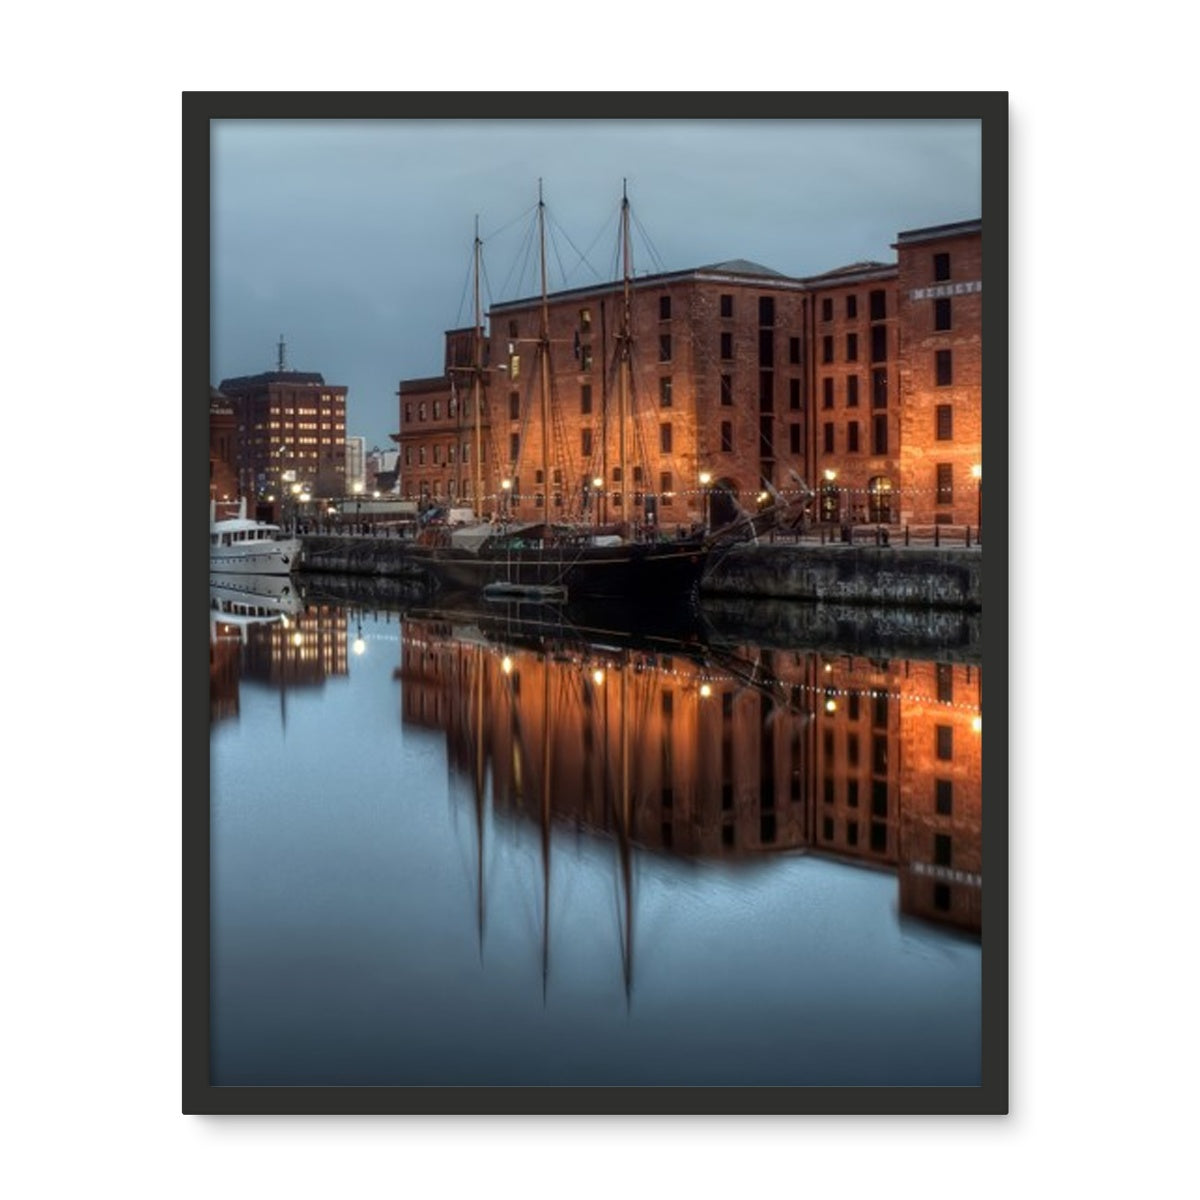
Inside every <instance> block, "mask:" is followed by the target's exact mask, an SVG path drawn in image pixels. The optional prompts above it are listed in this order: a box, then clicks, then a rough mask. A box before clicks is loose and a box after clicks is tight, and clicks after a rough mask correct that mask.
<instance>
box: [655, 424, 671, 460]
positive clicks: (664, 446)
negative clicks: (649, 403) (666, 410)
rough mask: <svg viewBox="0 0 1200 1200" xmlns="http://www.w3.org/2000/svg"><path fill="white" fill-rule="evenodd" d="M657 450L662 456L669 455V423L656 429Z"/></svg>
mask: <svg viewBox="0 0 1200 1200" xmlns="http://www.w3.org/2000/svg"><path fill="white" fill-rule="evenodd" d="M658 448H659V450H661V451H662V453H663V454H670V453H671V423H670V422H669V421H667V422H665V423H664V424H662V425H660V426H659V427H658Z"/></svg>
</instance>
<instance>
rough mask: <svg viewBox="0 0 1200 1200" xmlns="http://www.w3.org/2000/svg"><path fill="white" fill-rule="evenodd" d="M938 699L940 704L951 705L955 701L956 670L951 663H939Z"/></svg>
mask: <svg viewBox="0 0 1200 1200" xmlns="http://www.w3.org/2000/svg"><path fill="white" fill-rule="evenodd" d="M935 669H936V671H937V698H938V703H939V704H951V703H953V701H954V668H953V667H952V666H951V665H950V664H949V663H938V664H937V666H936V668H935Z"/></svg>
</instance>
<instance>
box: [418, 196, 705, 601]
mask: <svg viewBox="0 0 1200 1200" xmlns="http://www.w3.org/2000/svg"><path fill="white" fill-rule="evenodd" d="M537 213H538V236H539V243H540V264H541V308H540V312H541V325H540V331H539V336H538V338H537V361H538V392H539V410H540V424H541V464H542V467H541V471H540V478H541V480H542V481H544V490H543V492H542V493H541V495H542V499H541V501H540V503H541V504H542V505H545V506H548V504H549V491H550V488H549V482H550V478H551V466H550V463H551V454H550V429H551V425H552V423H553V422H554V419H555V415H554V412H553V410H552V400H551V396H550V366H551V364H550V332H549V329H550V317H549V298H548V293H547V285H546V226H545V203H544V201H543V199H542V195H541V184H540V182H539V185H538V206H537ZM481 245H482V243H481V242H480V239H479V228H478V220H477V221H476V230H475V246H474V276H475V287H474V296H475V329H474V355H473V359H474V361H473V366H472V367H471V369H470V374H471V391H472V398H473V405H472V407H473V412H474V421H475V430H474V433H475V454H474V464H475V481H474V493H473V495H474V497H475V498H476V503H477V504H478V503H480V502H481V501H482V498H483V495H484V484H483V476H482V466H481V464H482V459H483V453H482V451H483V443H482V418H481V407H482V406H481V395H480V390H481V381H482V377H483V375H484V370H485V369H484V367H483V317H482V311H481V308H480V296H479V275H480V247H481ZM621 246H622V259H623V264H624V269H623V292H622V317H621V325H620V330H619V333H618V335H617V347H616V353H615V366H616V369H617V378H618V411H617V417H616V419H617V432H618V437H617V442H618V457H619V472H618V473H615V474H616V477H617V478H619V480H620V484H621V496H620V503H621V512H622V513H628V512H629V509H630V505H629V500H630V497H629V494H628V481H629V478H630V473H629V470H628V462H627V460H628V457H629V454H628V441H629V436H630V434H629V430H630V427H631V426H632V425H633V424H634V413H633V410H632V374H631V373H632V354H633V336H632V332H631V320H630V314H631V293H632V265H631V264H632V254H631V241H630V212H629V197H628V194H627V191H623V193H622V198H621ZM508 483H509V481H507V480H506V481H505V484H508ZM503 486H504V485H502V487H503ZM505 507H507V505H505ZM478 515H479V517H480V518H481V519H477V520H474V521H470V522H466V523H463V524H461V525H459V526H458V527H455V528H448V529H447V528H431V529H427V530H426V531H425V532H424V533H423V534H422V536H421V538H420V539H419V542H418V545H417V546H416V547H415V548H414V557H415V558H416V559H417V560H418V561H420V562H421V563H422V565H424V566H426V567H427V568H428V569H429V571H430V573H431V574H432V575H433V576H434V577H435V578H436V579H437V580H438V581H439V583H441V584H442V585H443V586H444V587H447V588H450V589H467V590H470V591H474V592H486V591H487V590H488V589H491V592H492V593H493V594H494V593H495V592H497V591H504V592H506V593H507V594H509V595H514V594H520V593H522V592H526V593H528V594H529V595H530V596H539V595H541V596H545V595H546V594H547V592H548V590H552V591H554V592H555V593H556V594H560V593H561V594H563V595H565V596H567V597H569V598H571V599H578V598H588V599H606V600H607V599H622V598H623V599H629V600H637V601H638V602H640V603H647V604H669V603H678V602H679V601H680V600H684V601H691V602H693V603H694V602H695V601H696V600H697V598H698V595H699V587H700V579H701V576H702V575H703V572H704V568H705V562H706V559H707V556H708V544H707V539H706V536H705V533H704V532H703V531H698V532H695V533H690V534H687V535H680V536H676V537H674V538H668V537H663V536H661V535H660V533H659V531H658V530H656V529H655V530H652V531H649V532H647V531H643V536H642V537H640V538H639V537H635V536H631V534H633V533H634V530H633V529H632V528H631V525H630V523H629V522H628V521H627V520H626V521H623V522H621V523H620V524H618V525H616V526H613V527H609V528H606V529H603V530H601V529H599V528H597V527H596V526H595V525H594V524H586V523H584V524H574V525H573V524H570V523H557V522H551V521H539V522H525V523H519V522H514V521H511V520H509V519H508V518H507V516H506V515H505V514H504V513H502V512H501V511H499V510H498V511H496V512H493V513H492V514H491V518H490V520H485V519H482V514H478Z"/></svg>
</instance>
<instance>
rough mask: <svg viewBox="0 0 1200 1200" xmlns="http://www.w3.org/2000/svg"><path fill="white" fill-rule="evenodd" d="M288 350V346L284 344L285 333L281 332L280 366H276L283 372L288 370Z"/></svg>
mask: <svg viewBox="0 0 1200 1200" xmlns="http://www.w3.org/2000/svg"><path fill="white" fill-rule="evenodd" d="M286 352H287V346H286V345H285V344H284V341H283V334H282V333H281V334H280V335H279V366H278V367H276V370H277V371H280V372H283V371H286V370H287V353H286Z"/></svg>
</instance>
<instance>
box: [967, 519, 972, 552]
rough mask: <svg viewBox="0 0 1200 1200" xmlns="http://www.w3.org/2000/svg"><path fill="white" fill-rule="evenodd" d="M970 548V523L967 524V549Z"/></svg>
mask: <svg viewBox="0 0 1200 1200" xmlns="http://www.w3.org/2000/svg"><path fill="white" fill-rule="evenodd" d="M970 548H971V527H970V525H968V526H967V549H968V550H970Z"/></svg>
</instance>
